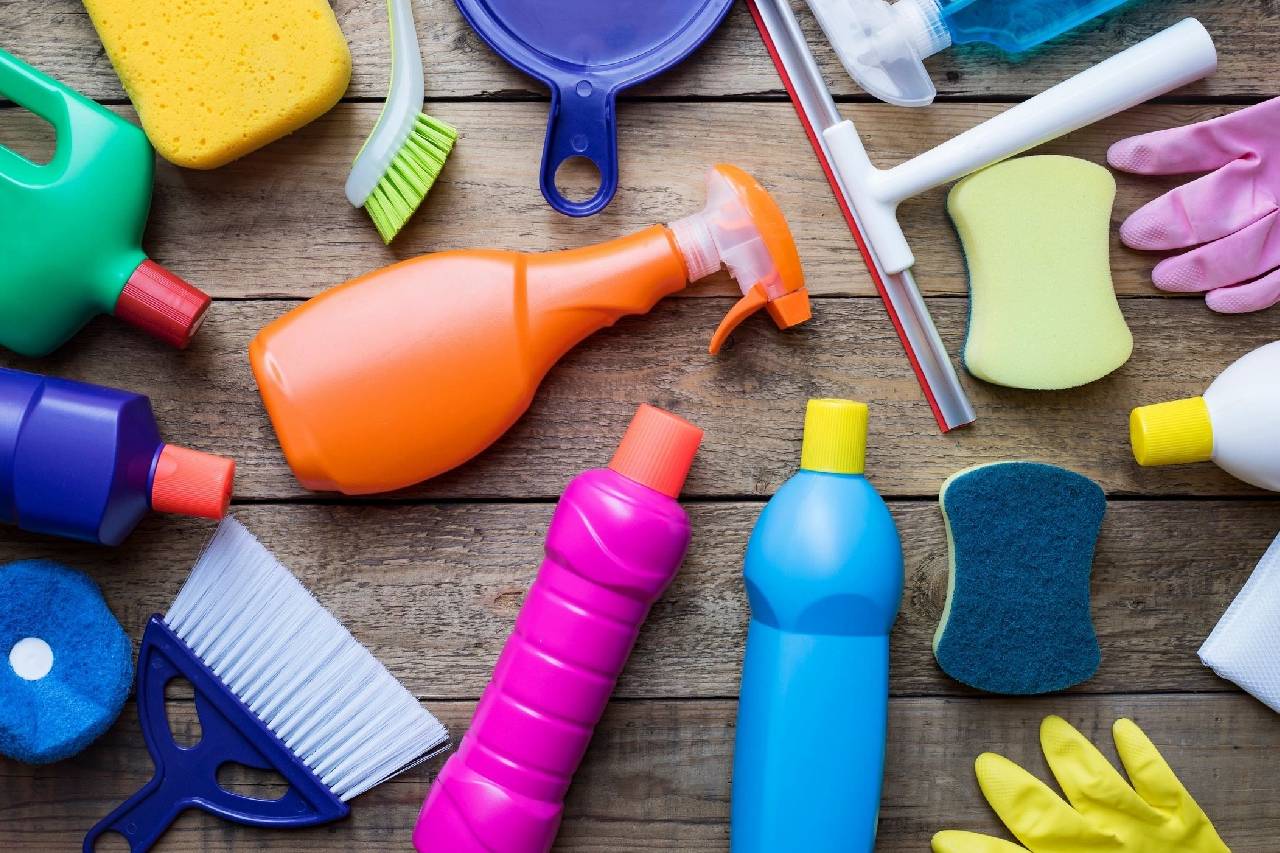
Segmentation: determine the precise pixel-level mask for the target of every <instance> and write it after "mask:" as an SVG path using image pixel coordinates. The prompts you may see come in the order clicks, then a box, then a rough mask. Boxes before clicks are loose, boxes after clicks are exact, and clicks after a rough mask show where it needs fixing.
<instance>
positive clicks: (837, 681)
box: [730, 400, 903, 853]
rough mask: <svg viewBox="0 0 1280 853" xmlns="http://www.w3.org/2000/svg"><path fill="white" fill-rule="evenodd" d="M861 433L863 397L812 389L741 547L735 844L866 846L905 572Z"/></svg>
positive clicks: (751, 847)
mask: <svg viewBox="0 0 1280 853" xmlns="http://www.w3.org/2000/svg"><path fill="white" fill-rule="evenodd" d="M866 440H867V407H866V406H865V405H863V404H862V403H855V402H852V401H850V400H810V401H809V406H808V411H807V413H806V416H805V425H804V449H803V451H802V455H801V460H800V471H799V472H797V473H796V475H795V476H793V477H792V478H791V479H790V480H788V481H787V482H786V483H785V484H783V486H782V488H781V489H779V490H778V492H777V494H775V495H774V496H773V499H772V500H770V501H769V503H768V505H766V506H765V508H764V511H763V512H762V513H761V514H760V519H759V520H758V521H757V522H756V527H755V530H754V531H753V532H752V534H751V541H750V543H749V544H748V545H747V556H746V566H745V570H744V575H745V579H746V586H747V596H748V599H749V600H750V604H751V623H750V625H749V627H748V629H747V651H746V658H745V660H744V662H743V667H742V692H741V696H740V703H739V708H738V727H737V739H736V743H735V747H734V757H733V809H732V821H731V826H730V848H731V850H732V853H779V851H787V850H796V851H799V850H803V851H805V853H865V851H870V850H872V849H873V847H874V845H875V837H876V818H877V815H878V813H879V808H880V784H881V780H882V778H883V775H884V752H885V731H886V724H887V719H888V708H889V631H890V629H891V628H892V626H893V622H894V620H895V619H896V618H897V615H898V607H899V605H900V604H901V600H902V586H903V570H902V545H901V542H900V540H899V538H898V530H897V528H896V527H895V526H894V523H893V518H892V516H890V515H889V509H888V507H886V506H885V503H884V501H883V500H882V499H881V497H880V495H879V494H877V493H876V490H875V489H874V488H873V487H872V486H871V484H870V483H869V482H868V481H867V478H866V477H865V476H864V475H863V459H864V456H865V449H866Z"/></svg>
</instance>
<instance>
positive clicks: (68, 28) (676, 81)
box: [0, 0, 1280, 112]
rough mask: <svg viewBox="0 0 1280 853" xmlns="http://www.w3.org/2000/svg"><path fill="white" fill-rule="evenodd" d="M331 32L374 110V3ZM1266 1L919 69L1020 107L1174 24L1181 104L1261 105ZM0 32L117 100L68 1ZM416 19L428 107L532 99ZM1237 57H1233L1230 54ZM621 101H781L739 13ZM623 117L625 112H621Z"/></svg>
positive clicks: (11, 13)
mask: <svg viewBox="0 0 1280 853" xmlns="http://www.w3.org/2000/svg"><path fill="white" fill-rule="evenodd" d="M333 6H334V8H335V11H336V12H337V15H338V22H339V24H340V25H341V26H342V29H343V32H344V33H345V34H346V36H347V40H348V42H350V44H351V52H352V60H353V63H354V69H353V74H352V82H351V86H350V88H349V89H348V91H347V95H348V97H353V98H375V99H382V98H383V97H385V96H386V93H387V89H386V79H387V72H388V69H389V68H390V67H391V61H390V53H389V48H388V43H387V30H386V26H387V24H386V13H385V11H384V9H385V7H384V4H383V3H382V2H379V0H336V2H334V3H333ZM793 6H794V7H795V8H796V14H797V17H798V19H799V20H800V22H801V25H802V27H803V28H804V31H805V34H806V36H807V37H808V40H809V44H810V45H811V46H812V49H813V51H814V54H815V56H816V57H817V58H818V60H819V62H820V63H821V64H822V66H823V69H824V72H825V76H826V79H827V84H828V85H829V86H830V87H831V88H832V91H833V92H835V93H836V94H837V95H840V96H848V97H860V98H865V97H866V96H865V95H864V93H862V91H861V90H860V89H859V88H858V87H857V85H856V84H855V83H854V82H853V81H852V80H851V79H850V78H849V76H848V75H847V74H846V73H845V72H844V70H843V69H842V68H841V67H840V65H839V64H838V62H837V61H836V59H835V57H834V55H833V54H832V53H831V51H830V49H829V48H828V47H827V43H826V39H825V38H824V37H823V35H822V32H821V30H819V28H818V26H817V24H816V22H815V21H814V19H813V16H812V15H811V14H810V13H809V11H808V9H807V8H805V6H804V4H803V3H801V2H799V0H793ZM1275 13H1276V4H1275V0H1243V2H1238V0H1165V2H1145V3H1136V2H1135V3H1131V4H1130V5H1129V6H1128V7H1126V8H1125V9H1122V10H1118V11H1117V12H1115V13H1112V14H1111V15H1108V16H1106V17H1104V18H1102V19H1100V20H1098V21H1094V22H1091V23H1089V24H1086V25H1085V26H1083V27H1081V28H1080V29H1079V30H1076V31H1074V32H1073V33H1071V34H1069V35H1067V36H1064V37H1063V38H1061V39H1059V40H1058V41H1057V42H1055V43H1054V44H1053V45H1052V46H1051V47H1050V48H1046V49H1044V50H1040V51H1035V52H1032V53H1031V54H1027V55H1023V56H1021V57H1019V58H1017V59H1014V60H1010V59H1009V58H1006V57H1004V56H1002V55H1001V54H1000V53H999V52H997V51H995V50H993V49H990V48H986V47H964V48H958V49H953V50H949V51H946V52H944V53H941V54H939V55H937V56H935V57H933V58H931V59H930V60H929V62H928V67H929V71H930V74H931V76H932V77H933V80H934V82H935V84H936V85H937V87H938V91H939V93H940V94H941V95H942V96H943V97H965V98H992V97H1026V96H1030V95H1034V94H1036V93H1038V92H1040V91H1042V90H1044V89H1046V88H1048V87H1049V86H1052V85H1053V84H1055V83H1058V82H1060V81H1061V80H1063V79H1065V78H1067V77H1069V76H1070V75H1072V74H1074V73H1076V72H1077V71H1081V70H1083V69H1084V68H1086V67H1087V66H1088V65H1090V64H1092V63H1095V62H1098V61H1099V59H1100V58H1102V57H1106V56H1110V55H1111V54H1113V53H1117V52H1119V51H1121V50H1123V49H1124V48H1126V47H1129V46H1130V45H1132V44H1135V43H1137V42H1138V41H1140V40H1142V39H1143V38H1146V37H1147V36H1150V35H1153V34H1154V33H1156V32H1158V31H1159V30H1161V29H1163V28H1164V27H1167V26H1169V25H1171V24H1174V23H1176V22H1177V21H1179V20H1181V19H1182V18H1185V17H1188V16H1195V17H1197V18H1199V19H1200V20H1201V21H1202V22H1203V23H1204V24H1205V26H1206V27H1207V28H1208V29H1209V31H1210V32H1211V33H1213V35H1214V37H1215V39H1216V40H1217V41H1218V42H1219V44H1220V46H1221V47H1222V54H1223V56H1222V64H1221V66H1220V68H1219V70H1218V73H1217V74H1216V75H1214V76H1213V77H1212V78H1210V79H1209V80H1206V81H1203V82H1201V83H1197V84H1195V85H1194V86H1192V87H1190V88H1189V89H1188V90H1187V91H1186V92H1185V94H1186V95H1188V96H1199V97H1204V96H1219V95H1232V96H1237V97H1238V96H1248V97H1265V96H1267V95H1270V94H1274V93H1275V92H1276V78H1275V77H1274V75H1272V74H1270V73H1269V67H1268V66H1267V64H1266V63H1261V62H1258V61H1257V54H1256V53H1254V52H1252V51H1249V50H1241V49H1238V47H1239V46H1240V45H1242V44H1250V43H1255V42H1254V40H1256V43H1257V44H1260V45H1261V44H1268V43H1271V44H1274V43H1275V42H1276V40H1277V39H1278V38H1280V22H1278V21H1277V19H1276V16H1275ZM0 15H3V18H4V21H5V29H4V32H3V33H0V48H4V49H6V50H12V51H14V52H16V53H18V54H19V55H21V56H23V57H24V58H25V59H27V60H28V61H29V62H33V63H35V64H36V65H38V66H39V67H41V68H43V69H44V70H46V71H48V72H49V73H52V74H55V75H57V76H59V77H60V78H61V79H63V80H65V81H66V82H67V83H69V84H71V85H72V86H74V87H76V88H78V89H80V90H82V91H83V92H84V93H85V94H87V95H89V96H90V97H92V98H96V99H99V100H101V99H111V100H119V99H123V97H124V92H123V91H122V90H121V88H120V83H119V80H118V79H117V78H116V76H115V74H114V72H113V71H112V68H111V64H110V62H109V61H108V60H107V58H106V55H105V52H104V51H103V49H102V45H101V44H100V43H99V42H98V39H97V36H96V34H95V33H94V31H93V26H92V24H90V22H89V19H88V15H86V14H85V11H84V8H83V7H82V6H81V4H80V3H79V2H78V0H42V2H39V3H30V2H25V3H24V2H22V0H4V2H0ZM414 15H415V18H416V20H417V24H418V37H419V40H420V41H421V43H422V48H423V52H424V54H425V65H426V79H427V97H428V98H429V99H433V98H488V97H499V98H534V97H536V98H542V97H545V90H544V89H543V88H542V86H541V85H540V84H539V83H537V81H534V80H532V79H530V78H528V77H525V76H524V75H523V74H521V73H520V72H518V71H516V70H515V69H513V68H512V67H510V66H509V65H507V64H506V62H504V61H503V60H501V59H500V58H498V57H497V56H496V55H495V54H494V53H493V52H492V51H491V50H489V48H488V47H487V46H486V45H485V44H484V43H483V42H482V41H480V39H479V38H478V37H477V36H476V35H475V33H474V32H472V30H471V29H470V27H468V26H467V24H466V22H465V21H464V20H463V18H462V15H461V14H460V13H459V12H458V10H457V7H456V6H455V5H454V4H453V3H452V2H450V0H416V2H415V3H414ZM1233 46H1236V48H1237V49H1232V47H1233ZM630 94H633V95H635V96H638V97H663V98H690V97H693V98H719V97H726V96H743V95H749V96H771V97H776V98H781V97H782V96H783V92H782V87H781V84H780V82H779V80H778V75H777V72H776V71H775V70H774V68H773V65H772V64H771V63H770V62H769V58H768V56H767V54H766V53H765V50H764V46H763V44H762V42H761V40H760V36H759V34H758V33H757V31H756V29H755V25H754V24H752V22H751V17H750V15H749V14H748V12H747V9H746V7H745V6H744V5H743V4H741V3H738V4H735V6H734V8H733V9H732V10H731V11H730V13H729V17H728V19H727V20H726V21H725V23H724V25H723V26H722V27H721V28H720V30H719V31H717V32H716V33H715V34H714V35H713V36H712V37H711V39H710V40H708V42H707V43H706V44H705V45H704V46H703V47H702V49H700V50H699V51H698V53H697V54H695V57H694V58H693V59H692V60H691V61H688V62H686V63H684V64H683V65H680V66H677V67H676V68H674V69H672V70H670V71H668V72H667V73H666V74H663V75H661V76H659V77H657V78H656V79H654V80H652V81H650V82H649V83H647V84H645V85H643V86H640V87H637V88H636V89H634V90H632V92H631V93H630ZM626 109H627V108H625V107H624V112H625V110H626Z"/></svg>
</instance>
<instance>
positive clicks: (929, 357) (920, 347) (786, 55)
mask: <svg viewBox="0 0 1280 853" xmlns="http://www.w3.org/2000/svg"><path fill="white" fill-rule="evenodd" d="M748 6H749V7H750V8H751V11H752V15H753V17H754V18H755V19H756V24H757V26H758V27H759V28H760V30H761V35H763V36H764V39H765V43H766V47H768V48H769V51H770V53H771V54H772V56H773V59H774V62H775V64H776V65H777V66H778V71H779V73H780V74H781V75H782V77H783V83H784V84H785V85H786V87H787V90H788V91H789V92H790V94H791V97H792V100H793V102H794V104H795V107H796V111H797V112H798V113H799V114H800V118H801V121H802V123H803V124H804V125H805V131H806V133H807V134H808V136H809V141H810V142H811V143H812V144H813V146H814V148H815V150H816V151H817V153H818V156H819V159H820V160H821V161H822V166H823V170H824V171H825V172H826V174H827V177H828V180H829V181H830V183H831V185H832V190H833V191H834V192H835V193H836V196H837V199H836V200H837V201H838V202H839V204H840V208H841V211H842V212H843V213H844V216H845V219H846V220H847V221H848V223H849V227H850V230H851V231H852V232H853V236H854V238H855V240H857V243H858V248H859V250H860V251H861V252H862V256H863V259H864V261H865V262H866V264H867V269H868V271H869V272H870V273H871V278H872V279H873V281H874V282H875V284H876V288H877V290H879V292H880V296H881V298H882V299H883V300H884V303H885V308H886V309H887V310H888V312H889V317H890V319H891V320H892V321H893V324H894V327H895V328H896V330H897V332H898V337H899V338H900V339H901V340H902V345H903V348H904V349H905V350H906V353H907V357H908V359H909V360H910V361H911V366H912V368H913V369H914V371H915V373H916V378H917V379H918V380H919V382H920V387H921V389H922V390H923V391H924V393H925V397H926V398H927V399H928V401H929V406H930V408H931V409H932V410H933V414H934V417H935V418H936V419H937V421H938V426H939V427H940V428H941V429H942V431H943V432H948V431H950V430H952V429H955V428H957V427H961V426H964V425H966V424H969V423H972V422H973V421H974V420H975V417H976V416H975V415H974V411H973V406H972V405H971V404H970V402H969V398H968V397H967V396H966V394H965V391H964V387H963V386H962V385H961V384H960V378H959V376H957V375H956V371H955V367H954V366H953V365H952V363H951V359H950V358H949V357H948V355H947V350H946V347H945V345H944V344H943V342H942V338H941V336H940V335H939V334H938V330H937V328H936V327H935V326H934V324H933V318H932V317H931V316H930V315H929V309H928V306H926V305H925V302H924V299H923V298H922V297H921V295H920V291H919V289H918V288H917V287H916V283H915V279H914V278H913V277H912V275H911V273H910V271H909V270H903V271H901V272H896V273H892V274H890V273H886V272H885V270H884V268H883V266H882V265H881V263H880V260H879V258H878V257H877V256H876V254H875V252H874V250H872V249H871V247H870V246H868V245H867V244H866V242H865V241H864V239H863V230H862V224H861V221H860V220H859V218H858V214H857V212H856V211H855V210H854V207H853V204H852V201H851V196H850V194H849V190H848V182H849V181H851V180H854V179H855V176H853V175H847V174H842V172H841V170H840V169H839V168H838V167H837V165H836V162H835V160H834V159H833V158H832V154H831V151H830V149H829V148H828V146H827V143H826V139H825V138H824V131H826V130H827V129H829V128H831V127H834V126H836V125H839V124H841V123H842V122H844V121H845V119H844V118H843V117H842V116H841V115H840V112H839V110H837V109H836V104H835V101H834V100H832V98H831V93H830V92H829V91H828V90H827V85H826V82H825V80H824V79H823V77H822V72H821V70H820V69H819V68H818V64H817V62H816V61H815V60H814V58H813V54H812V53H810V51H809V46H808V44H807V43H806V42H805V39H804V34H803V33H802V32H801V30H800V25H799V23H798V22H797V21H796V17H795V14H794V13H793V12H792V10H791V7H790V5H789V4H788V2H787V0H748ZM850 126H851V125H850Z"/></svg>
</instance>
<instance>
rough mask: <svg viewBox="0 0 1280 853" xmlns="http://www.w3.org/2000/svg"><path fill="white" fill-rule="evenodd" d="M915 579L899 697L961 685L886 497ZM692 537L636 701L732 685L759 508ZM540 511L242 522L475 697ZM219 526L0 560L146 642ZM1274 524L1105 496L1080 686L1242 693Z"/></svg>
mask: <svg viewBox="0 0 1280 853" xmlns="http://www.w3.org/2000/svg"><path fill="white" fill-rule="evenodd" d="M892 508H893V512H894V516H895V519H896V520H897V522H898V526H899V529H900V531H901V534H902V539H903V543H904V549H905V554H906V561H907V565H906V574H907V590H906V594H905V595H904V598H903V608H902V615H901V617H900V618H899V621H898V624H897V627H896V628H895V632H894V636H893V659H892V660H893V678H892V689H893V692H894V693H895V694H896V695H944V694H951V695H971V694H972V691H970V690H968V689H966V688H964V687H962V686H961V685H959V684H957V683H955V682H953V681H951V679H949V678H948V677H946V676H945V675H944V674H943V673H942V672H941V671H940V670H939V669H938V667H937V664H936V663H935V661H934V659H933V654H932V651H931V642H932V638H933V632H934V629H935V628H936V627H937V624H938V619H939V618H940V616H941V613H942V608H943V603H944V601H945V599H946V587H947V581H946V572H947V545H946V535H945V532H944V530H943V525H942V519H941V515H940V513H939V512H938V509H937V507H936V505H934V504H933V503H925V502H911V503H897V502H895V503H893V504H892ZM689 511H690V514H691V518H692V522H693V527H694V537H693V545H692V549H691V551H690V554H689V556H688V559H687V560H686V562H685V565H684V567H683V568H682V570H681V573H680V575H679V576H678V579H677V580H676V582H675V584H674V586H673V587H672V589H671V590H670V591H669V592H668V593H667V595H666V596H665V597H664V598H663V599H662V601H661V602H660V603H659V604H658V605H657V606H656V607H655V609H654V612H653V613H652V615H651V618H650V619H649V622H648V624H647V626H646V628H645V630H644V633H643V634H642V636H641V640H640V642H639V646H638V648H637V650H636V652H635V655H634V657H633V659H632V661H631V664H630V666H629V667H628V669H627V671H626V674H625V676H624V678H623V680H622V682H621V684H620V686H619V695H622V696H626V697H633V698H653V697H680V698H695V697H706V696H718V697H729V696H735V695H737V692H738V679H739V670H740V666H741V662H742V659H741V656H742V648H743V642H744V638H745V629H746V622H747V610H746V600H745V594H744V592H743V589H742V579H741V578H742V554H743V551H744V549H745V547H746V543H747V537H748V536H749V534H750V532H751V527H752V525H753V524H754V523H755V519H756V516H757V515H758V513H759V511H760V504H758V503H751V504H743V503H708V504H702V503H699V504H692V505H690V506H689ZM550 513H551V507H550V506H548V505H546V504H516V505H512V504H497V505H492V504H484V505H474V504H447V505H435V506H360V507H353V506H298V505H293V506H250V507H241V508H239V509H238V510H237V515H238V516H239V517H240V518H241V519H242V520H243V521H244V522H245V523H246V524H247V525H248V526H249V527H250V528H251V529H253V530H254V531H255V532H256V533H257V534H258V535H259V536H260V537H261V538H262V540H263V541H264V542H265V543H266V544H267V546H268V547H270V548H271V549H272V550H273V551H275V552H276V554H277V555H278V556H279V557H280V559H281V560H282V561H283V562H284V563H285V564H286V565H287V566H289V567H290V568H291V569H292V570H293V571H294V572H295V573H296V574H297V575H298V577H299V578H301V579H302V580H303V582H304V583H305V584H306V585H307V586H308V587H309V588H310V589H312V591H313V592H314V593H315V594H316V596H317V597H318V598H319V599H320V600H321V601H322V602H323V603H324V604H325V605H326V606H327V607H329V608H331V609H332V610H333V612H334V613H335V614H336V615H337V617H338V618H339V619H340V620H341V621H342V622H343V623H344V624H346V625H347V626H348V627H349V628H350V629H351V630H352V632H353V633H355V635H356V636H357V637H359V638H360V639H361V640H362V641H364V642H365V643H367V644H368V645H369V646H370V647H371V648H372V649H373V650H374V651H375V653H376V654H377V655H378V656H379V657H380V658H381V659H382V660H383V661H385V662H386V664H387V665H388V666H389V667H390V668H391V669H392V670H393V671H394V672H396V673H397V674H398V675H399V676H400V677H401V678H402V679H403V680H404V681H405V683H406V684H407V685H408V686H409V688H410V689H411V690H413V691H414V693H415V694H416V695H419V696H422V697H426V698H429V699H431V698H448V699H474V698H475V697H477V696H479V695H480V692H481V690H482V689H483V688H484V685H485V684H486V683H487V681H488V679H489V676H490V674H491V672H492V669H493V664H494V661H495V660H496V659H497V656H498V652H499V651H500V649H501V648H502V644H503V643H504V642H505V640H506V637H507V635H508V634H509V633H510V630H511V625H512V624H513V623H514V621H515V617H516V613H517V612H518V610H519V607H520V604H521V602H522V601H523V599H524V595H525V592H526V590H527V589H528V587H529V584H530V582H531V581H532V579H533V576H534V574H535V572H536V570H537V566H538V563H539V561H540V559H541V556H542V542H543V534H544V532H545V529H546V524H547V521H548V519H549V517H550ZM210 528H211V525H209V524H208V523H205V522H184V521H178V520H173V519H169V520H160V519H153V520H151V521H148V522H147V523H145V524H144V526H143V527H142V528H141V529H140V530H139V531H138V532H137V533H136V534H135V535H134V536H133V537H132V538H131V539H130V540H129V541H128V542H127V543H126V545H125V546H123V547H121V548H119V549H115V550H104V549H94V548H89V547H86V546H81V545H75V544H71V543H64V542H61V541H55V540H52V539H47V538H37V537H34V536H29V535H26V534H21V533H17V532H14V531H11V530H6V531H5V533H4V537H3V541H2V542H0V561H6V560H10V559H16V558H21V557H31V556H35V555H47V556H52V557H54V558H56V559H61V560H63V561H65V562H67V563H69V564H71V565H75V566H79V567H81V568H83V569H85V570H87V571H90V572H92V574H93V576H94V577H95V578H96V579H97V580H98V582H99V583H100V584H101V585H102V586H103V588H104V590H105V592H106V595H107V598H108V600H109V601H110V603H111V605H112V607H113V608H114V609H115V611H116V613H117V615H118V616H119V618H120V620H121V622H122V623H123V624H124V625H125V626H126V627H128V628H129V629H130V630H131V631H132V632H134V636H135V639H136V638H137V637H138V636H139V634H140V632H141V630H142V627H143V625H144V624H145V621H146V619H147V617H148V616H149V615H150V614H151V613H153V612H163V611H164V610H165V609H167V608H168V606H169V603H170V602H171V601H172V600H173V597H174V596H175V595H176V594H177V591H178V587H179V586H180V585H181V583H182V581H183V579H185V577H186V576H187V573H188V571H189V570H190V566H191V565H192V563H193V562H194V561H195V559H196V556H197V554H198V553H199V549H200V547H201V545H202V544H203V542H204V540H205V538H206V537H207V536H208V534H209V531H210ZM1277 528H1280V504H1277V503H1275V502H1263V501H1259V502H1231V503H1220V502H1206V501H1185V502H1184V501H1177V502H1149V501H1121V502H1114V503H1112V504H1111V506H1110V508H1109V511H1108V515H1107V519H1106V523H1105V525H1104V528H1103V536H1102V539H1101V543H1100V545H1099V547H1098V554H1097V559H1096V562H1095V567H1094V580H1093V590H1094V599H1093V611H1094V620H1095V623H1096V625H1097V629H1098V634H1099V640H1100V643H1101V645H1102V649H1103V663H1102V667H1101V669H1100V670H1099V672H1098V674H1097V675H1096V676H1095V677H1094V678H1093V679H1092V680H1091V681H1089V682H1087V683H1086V684H1084V685H1082V686H1081V687H1080V688H1078V692H1101V693H1121V692H1128V691H1143V692H1153V691H1154V692H1159V691H1176V690H1195V691H1234V690H1235V687H1234V686H1233V685H1231V684H1230V683H1228V682H1225V681H1221V680H1219V679H1218V678H1217V677H1216V676H1214V675H1213V673H1212V672H1211V671H1210V670H1208V669H1206V668H1204V667H1203V666H1201V665H1200V662H1199V660H1198V659H1197V657H1196V650H1197V649H1198V648H1199V646H1200V643H1201V642H1203V640H1204V638H1205V637H1206V636H1207V635H1208V633H1209V631H1210V630H1211V629H1212V627H1213V625H1214V624H1215V623H1216V622H1217V620H1218V618H1219V617H1220V616H1221V614H1222V613H1223V611H1225V610H1226V608H1227V605H1228V604H1229V603H1230V602H1231V600H1232V598H1233V597H1234V596H1235V594H1236V592H1237V591H1238V590H1239V588H1240V587H1241V586H1242V585H1243V584H1244V581H1245V579H1246V578H1247V577H1248V575H1249V572H1250V571H1252V569H1253V566H1254V565H1255V563H1256V562H1257V560H1258V558H1259V557H1260V556H1261V555H1262V553H1263V551H1265V550H1266V547H1267V545H1268V544H1269V543H1270V541H1271V539H1272V537H1273V536H1275V533H1276V530H1277Z"/></svg>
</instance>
